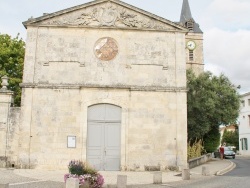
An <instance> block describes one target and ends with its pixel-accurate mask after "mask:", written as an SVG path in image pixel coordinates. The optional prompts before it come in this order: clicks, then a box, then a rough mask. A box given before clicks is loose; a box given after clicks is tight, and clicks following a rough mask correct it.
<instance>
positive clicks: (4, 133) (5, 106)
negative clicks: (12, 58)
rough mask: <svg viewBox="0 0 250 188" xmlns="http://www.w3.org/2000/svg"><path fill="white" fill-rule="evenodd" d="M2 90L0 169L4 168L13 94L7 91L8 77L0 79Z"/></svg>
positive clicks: (0, 98)
mask: <svg viewBox="0 0 250 188" xmlns="http://www.w3.org/2000/svg"><path fill="white" fill-rule="evenodd" d="M1 86H2V88H1V89H0V143H1V144H0V167H6V166H5V165H6V162H7V156H6V154H7V149H8V133H9V125H8V122H9V112H10V106H11V103H12V101H13V99H12V96H13V92H12V91H9V90H8V89H7V86H8V77H7V76H4V77H2V83H1Z"/></svg>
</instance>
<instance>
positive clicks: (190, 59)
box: [179, 0, 204, 74]
mask: <svg viewBox="0 0 250 188" xmlns="http://www.w3.org/2000/svg"><path fill="white" fill-rule="evenodd" d="M179 23H180V24H181V25H182V26H184V27H186V28H187V29H188V30H189V32H188V34H187V35H186V62H187V69H190V68H191V69H193V71H194V72H195V73H196V74H199V73H202V72H203V71H204V60H203V32H202V30H201V29H200V27H199V24H197V23H196V22H195V20H194V19H193V17H192V14H191V9H190V6H189V2H188V0H183V4H182V11H181V17H180V22H179Z"/></svg>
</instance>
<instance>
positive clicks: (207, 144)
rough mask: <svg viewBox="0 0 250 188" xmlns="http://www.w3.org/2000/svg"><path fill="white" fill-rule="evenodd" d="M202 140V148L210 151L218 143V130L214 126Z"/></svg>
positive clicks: (215, 147)
mask: <svg viewBox="0 0 250 188" xmlns="http://www.w3.org/2000/svg"><path fill="white" fill-rule="evenodd" d="M203 140H204V148H205V150H206V151H207V153H212V152H214V151H215V150H217V148H218V147H219V145H220V132H219V129H217V128H214V129H212V130H211V131H209V132H208V133H207V134H206V135H205V136H204V138H203Z"/></svg>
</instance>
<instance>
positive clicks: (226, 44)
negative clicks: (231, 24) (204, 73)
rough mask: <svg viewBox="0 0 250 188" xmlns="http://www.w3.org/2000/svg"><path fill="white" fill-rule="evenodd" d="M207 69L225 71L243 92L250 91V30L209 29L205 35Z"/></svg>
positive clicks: (214, 71) (216, 72)
mask: <svg viewBox="0 0 250 188" xmlns="http://www.w3.org/2000/svg"><path fill="white" fill-rule="evenodd" d="M204 38H205V40H204V48H205V63H206V65H205V66H206V70H210V71H211V72H213V73H214V74H219V73H224V74H225V75H226V76H228V77H229V78H230V80H231V81H232V82H233V83H234V84H235V85H241V86H242V92H247V91H250V56H249V53H250V31H248V30H238V31H236V32H230V31H223V30H221V29H218V28H213V29H210V30H207V31H206V33H205V35H204Z"/></svg>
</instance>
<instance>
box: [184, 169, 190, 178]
mask: <svg viewBox="0 0 250 188" xmlns="http://www.w3.org/2000/svg"><path fill="white" fill-rule="evenodd" d="M182 179H183V180H190V170H189V169H182Z"/></svg>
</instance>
